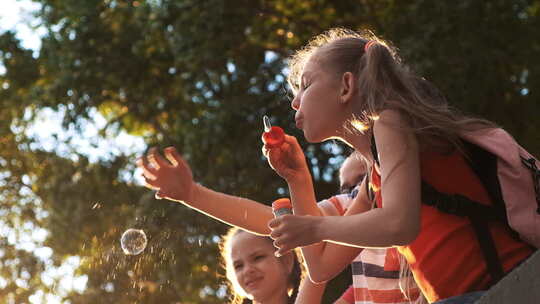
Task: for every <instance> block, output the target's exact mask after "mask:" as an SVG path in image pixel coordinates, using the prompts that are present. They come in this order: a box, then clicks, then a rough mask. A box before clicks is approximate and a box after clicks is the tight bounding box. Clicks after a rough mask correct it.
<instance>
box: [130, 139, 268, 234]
mask: <svg viewBox="0 0 540 304" xmlns="http://www.w3.org/2000/svg"><path fill="white" fill-rule="evenodd" d="M164 156H165V158H166V159H164V158H163V157H162V156H161V155H160V154H159V152H158V151H157V149H155V148H152V149H151V150H150V153H149V154H148V155H147V156H145V157H143V158H141V159H139V160H138V161H137V164H138V166H139V167H140V168H141V169H142V170H143V176H144V178H145V181H146V187H148V188H151V189H153V190H156V191H157V193H156V197H157V198H166V199H169V200H172V201H176V202H180V203H183V204H184V205H186V206H188V207H190V208H193V209H195V210H197V211H199V212H201V213H204V214H206V215H208V216H210V217H213V218H215V219H217V220H220V221H223V222H225V223H227V224H229V225H232V226H238V227H240V228H242V229H245V230H248V231H250V232H253V233H256V234H266V235H267V234H269V233H270V229H269V228H268V225H267V223H268V221H269V220H271V219H272V218H273V214H272V209H271V208H270V207H269V206H266V205H264V204H261V203H258V202H256V201H253V200H250V199H247V198H241V197H238V196H233V195H228V194H224V193H221V192H217V191H213V190H211V189H208V188H206V187H204V186H202V185H199V184H196V183H195V182H194V181H193V174H192V172H191V168H190V167H189V165H188V164H187V163H186V161H185V160H184V159H183V158H182V157H181V156H180V154H178V152H177V151H176V149H175V148H173V147H168V148H166V149H165V150H164Z"/></svg>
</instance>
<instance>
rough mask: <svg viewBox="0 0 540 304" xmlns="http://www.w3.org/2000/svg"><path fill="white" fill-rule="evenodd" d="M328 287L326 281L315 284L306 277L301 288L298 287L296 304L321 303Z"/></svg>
mask: <svg viewBox="0 0 540 304" xmlns="http://www.w3.org/2000/svg"><path fill="white" fill-rule="evenodd" d="M325 289H326V283H323V284H315V283H313V282H311V281H310V280H309V278H304V279H303V280H302V283H300V288H299V289H298V295H297V296H296V300H295V301H294V303H295V304H320V303H321V301H322V297H323V295H324V290H325Z"/></svg>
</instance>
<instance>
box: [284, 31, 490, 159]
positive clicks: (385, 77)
mask: <svg viewBox="0 0 540 304" xmlns="http://www.w3.org/2000/svg"><path fill="white" fill-rule="evenodd" d="M368 42H371V43H370V45H369V46H368V47H366V44H367V43H368ZM311 58H312V59H313V60H314V61H315V62H317V63H318V64H319V65H320V67H321V69H322V70H324V71H325V72H330V73H335V75H336V76H337V77H340V76H341V75H342V74H343V73H345V72H351V73H352V74H353V75H354V76H355V77H356V78H357V80H358V92H359V96H360V102H359V103H356V104H354V105H353V112H354V113H353V114H354V116H355V117H354V119H353V120H352V121H350V122H349V123H352V126H356V129H358V127H357V126H358V124H361V125H362V126H364V127H366V128H369V127H371V126H372V124H373V121H374V120H375V119H376V118H377V117H378V114H379V113H381V112H382V111H383V110H386V109H393V110H396V111H398V112H400V113H401V114H402V116H403V117H404V118H405V119H406V120H407V122H408V124H409V126H410V127H411V128H412V130H413V132H414V133H415V134H417V135H421V136H417V137H418V141H419V143H420V147H421V148H425V147H429V148H435V149H437V148H439V149H441V150H442V151H449V150H453V148H457V149H460V150H461V148H462V146H461V143H460V141H459V134H460V133H461V132H463V131H472V130H476V129H481V128H486V127H494V124H493V123H492V122H489V121H487V120H483V119H477V118H471V117H467V116H464V115H461V114H459V113H458V112H457V111H456V110H454V109H452V108H450V107H449V106H448V104H447V102H446V100H445V98H444V96H443V95H442V94H441V93H440V92H439V91H438V90H437V89H436V88H435V86H433V85H432V84H431V83H429V82H428V81H427V80H425V79H423V78H421V77H418V76H416V75H415V74H414V73H413V72H411V71H410V70H409V68H408V67H407V66H405V65H404V64H403V63H402V62H401V59H400V58H399V57H398V55H397V53H396V49H395V48H394V47H392V46H391V45H390V43H389V42H387V41H384V40H382V39H381V38H379V37H377V36H375V35H374V34H373V33H371V32H369V31H365V32H363V33H358V32H355V31H352V30H347V29H341V28H335V29H331V30H328V31H327V32H324V33H322V34H320V35H318V36H316V37H314V38H313V39H312V40H311V41H309V43H308V44H307V45H306V46H305V47H304V48H303V49H301V50H299V51H298V52H296V53H295V54H294V55H293V56H292V58H291V59H290V61H289V75H288V82H289V85H290V87H291V88H292V91H293V93H296V92H298V91H299V89H300V84H301V82H300V77H301V73H302V70H303V68H304V65H305V64H306V62H307V61H308V60H309V59H311Z"/></svg>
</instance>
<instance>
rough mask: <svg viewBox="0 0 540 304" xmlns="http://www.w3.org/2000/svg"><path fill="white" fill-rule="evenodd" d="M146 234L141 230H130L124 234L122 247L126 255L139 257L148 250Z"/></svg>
mask: <svg viewBox="0 0 540 304" xmlns="http://www.w3.org/2000/svg"><path fill="white" fill-rule="evenodd" d="M146 243H147V239H146V234H145V233H144V231H142V230H140V229H133V228H130V229H128V230H126V231H125V232H124V233H123V234H122V238H121V239H120V245H122V250H123V251H124V254H127V255H137V254H139V253H141V252H143V250H144V249H145V248H146Z"/></svg>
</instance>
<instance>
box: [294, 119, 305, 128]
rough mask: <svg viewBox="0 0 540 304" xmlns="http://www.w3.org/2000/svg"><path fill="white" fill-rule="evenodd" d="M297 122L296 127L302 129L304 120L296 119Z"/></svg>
mask: <svg viewBox="0 0 540 304" xmlns="http://www.w3.org/2000/svg"><path fill="white" fill-rule="evenodd" d="M295 121H296V127H297V128H298V129H302V125H303V122H304V120H303V119H301V118H298V119H295Z"/></svg>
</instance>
